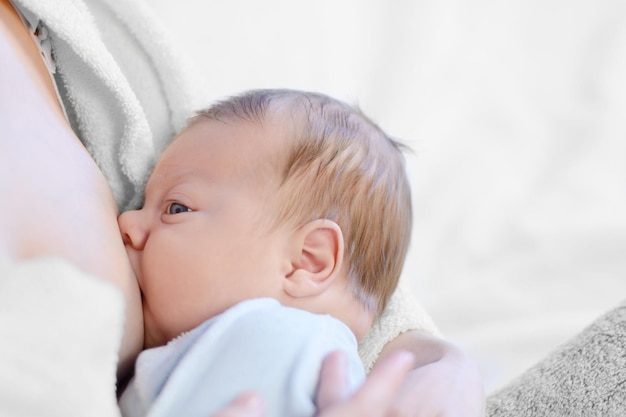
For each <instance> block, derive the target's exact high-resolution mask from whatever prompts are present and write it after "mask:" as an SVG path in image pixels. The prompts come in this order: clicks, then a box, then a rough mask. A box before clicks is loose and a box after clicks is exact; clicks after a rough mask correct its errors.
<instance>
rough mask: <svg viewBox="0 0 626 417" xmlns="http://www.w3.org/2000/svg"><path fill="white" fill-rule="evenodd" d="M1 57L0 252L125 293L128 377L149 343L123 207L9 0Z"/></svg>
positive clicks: (2, 18) (4, 6) (1, 13)
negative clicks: (54, 261)
mask: <svg viewBox="0 0 626 417" xmlns="http://www.w3.org/2000/svg"><path fill="white" fill-rule="evenodd" d="M0 57H1V59H2V65H1V67H2V69H1V70H0V213H2V215H1V216H0V251H2V253H5V254H7V255H8V256H9V257H10V258H12V259H16V260H20V259H29V258H33V257H37V256H42V255H56V256H60V257H62V258H65V259H67V260H68V261H70V262H72V263H73V264H75V265H77V266H78V267H80V268H81V269H82V270H84V271H85V272H88V273H90V274H93V275H95V276H97V277H100V278H102V279H105V280H108V281H111V282H113V283H114V284H115V285H117V286H118V287H119V288H120V289H121V290H122V291H123V293H124V295H125V297H126V323H125V328H124V338H123V341H122V346H121V348H120V362H119V364H118V374H117V376H118V378H121V377H123V376H124V375H126V374H127V372H128V371H129V370H130V369H131V367H132V364H133V361H134V359H135V357H136V355H137V354H138V353H139V351H140V349H141V347H142V345H143V322H142V321H143V317H142V312H141V300H140V295H139V289H138V287H137V283H136V281H135V277H134V275H133V272H132V269H131V266H130V263H129V261H128V258H127V255H126V251H125V249H124V244H123V242H122V239H121V237H120V233H119V229H118V226H117V220H116V219H117V214H118V209H117V205H116V203H115V201H114V199H113V194H112V192H111V190H110V188H109V186H108V184H107V181H106V179H105V178H104V175H103V174H102V172H101V171H100V169H99V168H98V167H97V165H96V164H95V162H94V160H93V159H92V158H91V156H90V155H89V153H88V152H87V150H86V149H85V147H84V146H83V145H82V143H81V142H80V140H79V139H78V138H77V137H76V135H75V134H74V132H73V131H72V129H71V127H70V126H69V124H68V122H67V121H66V119H65V117H64V115H63V111H62V109H61V107H60V105H59V102H58V99H57V96H56V93H55V90H54V85H53V84H52V80H51V79H50V75H49V74H48V71H47V69H46V67H45V65H44V63H43V60H42V59H41V57H40V56H39V51H38V50H37V47H36V46H35V44H34V42H33V41H32V39H31V37H30V34H29V33H28V30H27V29H26V28H25V26H24V25H23V24H22V21H21V20H20V18H19V16H18V15H17V13H16V12H15V10H14V9H13V7H12V6H11V5H10V4H9V2H8V0H0Z"/></svg>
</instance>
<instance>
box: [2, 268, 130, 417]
mask: <svg viewBox="0 0 626 417" xmlns="http://www.w3.org/2000/svg"><path fill="white" fill-rule="evenodd" d="M0 278H1V279H0V335H2V337H1V341H0V359H1V366H0V369H1V371H0V415H2V416H7V417H8V416H12V417H13V416H15V417H17V416H19V417H29V416H32V417H41V416H47V417H69V416H77V417H78V416H81V417H87V416H89V417H99V416H102V417H105V416H106V417H109V416H110V417H115V416H117V415H119V411H118V409H117V402H116V398H115V371H116V368H117V351H118V348H119V344H120V340H121V336H122V324H123V318H124V301H123V297H122V296H121V294H120V293H119V291H118V290H117V289H115V288H113V287H112V286H111V285H109V284H107V283H105V282H103V281H101V280H99V279H96V278H93V277H89V276H87V275H85V274H84V273H83V272H81V271H79V270H78V269H76V268H75V267H73V266H72V265H70V264H69V263H68V262H65V261H63V260H61V259H57V258H41V259H37V260H32V261H25V262H19V263H12V262H10V261H9V260H8V259H6V258H4V257H2V256H0Z"/></svg>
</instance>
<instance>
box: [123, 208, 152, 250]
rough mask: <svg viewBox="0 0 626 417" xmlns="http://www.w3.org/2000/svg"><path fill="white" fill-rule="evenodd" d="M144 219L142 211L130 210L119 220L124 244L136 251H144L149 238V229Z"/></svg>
mask: <svg viewBox="0 0 626 417" xmlns="http://www.w3.org/2000/svg"><path fill="white" fill-rule="evenodd" d="M142 217H143V216H142V212H141V210H129V211H126V212H124V213H122V214H120V215H119V216H118V218H117V224H118V225H119V228H120V233H121V234H122V240H123V241H124V244H125V245H126V246H130V247H131V248H133V249H136V250H142V249H143V247H144V245H145V243H146V239H147V237H148V229H147V228H146V227H145V225H144V224H143V222H142Z"/></svg>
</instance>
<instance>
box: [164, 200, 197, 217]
mask: <svg viewBox="0 0 626 417" xmlns="http://www.w3.org/2000/svg"><path fill="white" fill-rule="evenodd" d="M188 211H191V209H190V208H189V207H187V206H186V205H184V204H181V203H176V202H173V203H170V204H168V205H167V208H166V209H165V214H170V215H173V214H180V213H186V212H188Z"/></svg>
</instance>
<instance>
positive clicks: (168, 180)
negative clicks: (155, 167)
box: [146, 169, 206, 194]
mask: <svg viewBox="0 0 626 417" xmlns="http://www.w3.org/2000/svg"><path fill="white" fill-rule="evenodd" d="M188 179H203V180H206V176H205V175H203V174H202V173H201V172H199V171H198V170H195V169H184V170H176V171H175V172H171V171H167V172H165V173H163V174H161V173H159V172H154V173H153V174H152V175H151V176H150V178H148V182H147V184H146V194H148V193H149V192H152V191H153V190H154V188H155V187H156V188H157V189H159V188H169V187H172V186H173V185H175V184H177V183H179V182H182V181H183V180H188Z"/></svg>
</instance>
